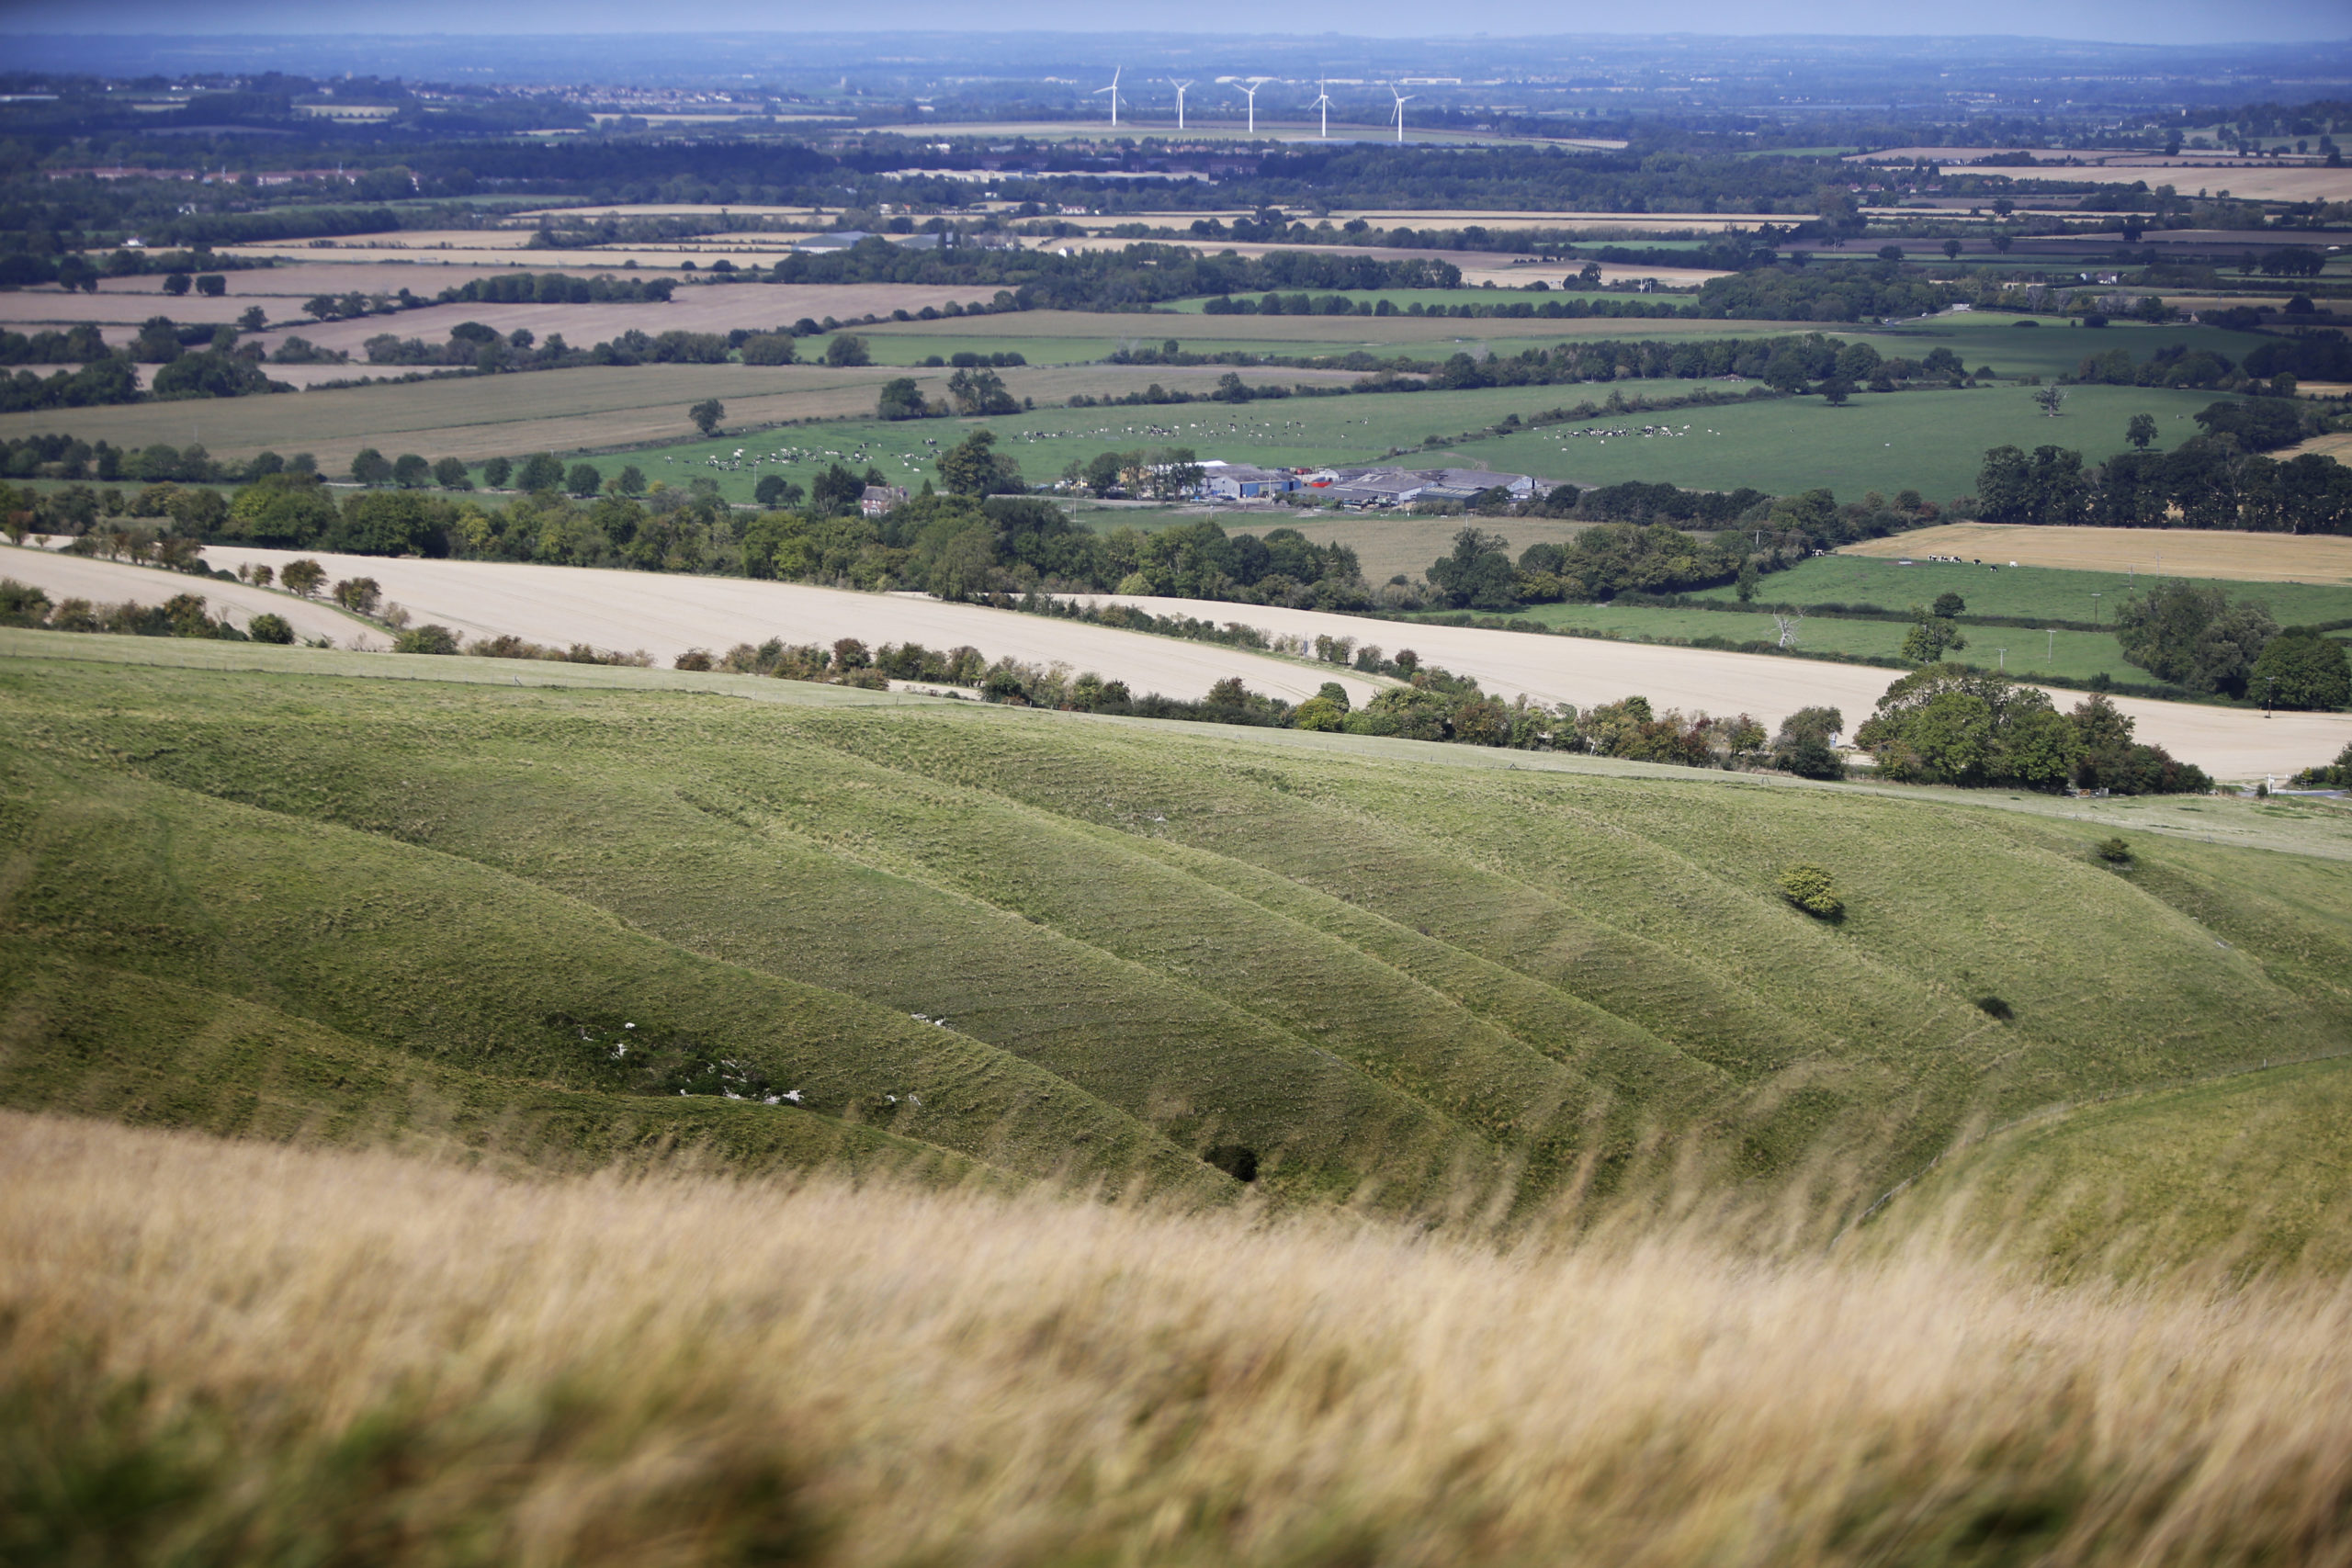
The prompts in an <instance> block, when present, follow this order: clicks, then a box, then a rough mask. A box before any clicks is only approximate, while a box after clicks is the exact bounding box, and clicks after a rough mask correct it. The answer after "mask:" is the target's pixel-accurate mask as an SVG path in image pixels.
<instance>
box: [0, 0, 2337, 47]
mask: <svg viewBox="0 0 2352 1568" xmlns="http://www.w3.org/2000/svg"><path fill="white" fill-rule="evenodd" d="M1137 27H1142V28H1148V30H1151V31H1155V32H1179V31H1182V32H1192V31H1201V32H1242V33H1252V34H1266V33H1291V34H1312V33H1323V32H1333V31H1343V32H1347V33H1350V34H1353V35H1356V36H1360V37H1361V36H1378V37H1390V38H1409V37H1426V36H1430V35H1433V34H1436V33H1439V32H1443V33H1445V34H1448V35H1451V36H1455V37H1460V36H1464V35H1467V34H1476V33H1488V34H1492V35H1496V36H1522V35H1529V34H1550V35H1558V34H1562V33H1579V32H1593V33H1631V34H1644V33H1652V34H1654V33H1660V32H1665V31H1669V30H1670V31H1674V32H1683V33H1705V34H1716V35H1725V34H1730V35H1754V34H1787V33H1810V34H1842V35H1847V36H1867V35H1877V36H1913V37H1917V36H1937V35H1940V36H1952V35H1955V34H1963V33H1964V34H1968V35H1972V36H1975V37H1986V36H1992V35H2004V34H2006V35H2010V36H2021V37H2030V38H2065V39H2100V40H2108V41H2113V42H2121V43H2168V44H2193V43H2214V44H2219V43H2231V42H2237V43H2295V42H2302V41H2316V40H2322V39H2327V40H2336V39H2352V3H2347V0H2258V3H2256V4H2240V5H2235V6H2221V5H2215V4H2213V3H2212V0H1964V3H1962V4H1953V3H1951V0H1674V3H1673V4H1671V5H1669V6H1655V5H1638V4H1635V5H1617V6H1607V5H1584V6H1573V7H1568V6H1544V5H1541V4H1536V5H1530V4H1528V3H1527V0H1451V3H1450V4H1448V5H1446V6H1442V7H1439V8H1432V7H1431V6H1429V5H1428V4H1427V0H1349V3H1348V4H1347V5H1344V6H1340V5H1333V4H1330V3H1329V0H1188V3H1187V4H1185V5H1182V6H1170V7H1168V8H1167V9H1166V10H1164V11H1154V12H1145V11H1142V10H1141V9H1140V8H1139V7H1137V6H1135V5H1133V4H1132V3H1131V0H1014V3H1012V4H1003V3H999V4H995V5H989V6H974V5H972V4H970V0H865V3H863V4H861V5H859V6H857V7H855V9H854V12H844V11H843V10H842V7H841V6H838V5H836V4H831V3H826V4H811V3H809V0H781V3H772V4H770V5H768V6H763V7H762V8H760V9H759V10H758V11H757V12H756V13H752V12H749V11H746V10H743V9H741V8H738V7H729V6H714V7H707V8H704V7H683V8H680V7H668V6H646V5H645V4H644V3H643V0H500V3H498V4H495V5H483V4H481V0H398V3H392V0H368V3H357V4H355V3H349V0H204V3H202V4H191V3H189V0H0V32H17V33H159V34H175V35H188V34H220V33H311V34H316V33H358V34H383V33H496V34H517V33H562V34H578V33H593V32H645V31H650V30H653V29H655V28H659V29H661V30H662V31H667V32H694V31H704V30H708V31H718V30H721V29H742V28H760V29H761V30H768V29H774V30H775V31H780V32H782V31H793V30H798V29H809V30H816V31H827V32H831V31H838V30H843V29H844V28H854V29H855V30H858V31H861V32H863V31H866V30H870V29H881V28H940V29H946V30H965V29H984V30H987V31H990V32H1008V31H1019V30H1028V29H1039V30H1057V31H1073V32H1116V31H1121V30H1125V29H1129V28H1137Z"/></svg>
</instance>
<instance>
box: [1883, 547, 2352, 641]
mask: <svg viewBox="0 0 2352 1568" xmlns="http://www.w3.org/2000/svg"><path fill="white" fill-rule="evenodd" d="M1839 553H1840V554H1842V555H1849V556H1862V557H1868V558H1877V559H1886V558H1924V557H1926V556H1929V555H1949V556H1960V557H1962V558H1966V559H1970V560H1975V559H1980V558H1981V559H1984V560H1989V561H1994V562H1996V563H1998V564H2002V565H2007V563H2008V562H2010V561H2016V562H2017V563H2018V565H2020V566H2026V567H2052V568H2057V569H2060V570H2069V571H2086V572H2101V573H2105V574H2107V575H2109V576H2114V575H2117V574H2120V573H2122V572H2123V571H2124V570H2125V569H2126V568H2127V567H2130V568H2135V569H2136V576H2137V577H2138V578H2145V577H2147V576H2148V575H2149V574H2151V573H2152V572H2154V571H2155V570H2157V557H2158V556H2160V555H2161V556H2162V557H2163V566H2162V570H2163V572H2164V574H2165V576H2167V577H2198V578H2218V579H2221V580H2223V581H2232V582H2278V583H2312V584H2352V539H2346V538H2339V537H2335V536H2318V535H2309V534H2243V533H2224V532H2221V531H2218V530H2212V529H2203V528H2035V527H2026V526H2020V525H2010V524H2001V523H1950V524H1946V525H1942V526H1941V527H1936V528H1923V529H1919V530H1917V531H1916V532H1913V533H1908V534H1901V535H1897V536H1894V537H1892V538H1885V539H1871V540H1869V541H1867V542H1865V543H1863V544H1859V545H1848V546H1846V547H1843V549H1841V550H1840V552H1839ZM1990 613H1995V614H2004V613H2007V612H1997V611H1996V612H1990ZM2345 615H2352V607H2335V615H2324V616H2322V615H2314V616H2313V618H2324V619H2336V618H2340V617H2342V616H2345ZM2072 618H2074V619H2076V620H2086V619H2088V618H2089V617H2088V615H2087V614H2076V615H2074V616H2073V617H2072Z"/></svg>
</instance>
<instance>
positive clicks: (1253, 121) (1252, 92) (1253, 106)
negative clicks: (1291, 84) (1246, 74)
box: [1241, 76, 1273, 136]
mask: <svg viewBox="0 0 2352 1568" xmlns="http://www.w3.org/2000/svg"><path fill="white" fill-rule="evenodd" d="M1272 80H1273V78H1272V76H1251V77H1250V78H1248V81H1249V84H1250V85H1248V86H1246V87H1243V88H1242V89H1241V96H1244V97H1246V98H1248V99H1249V100H1250V135H1252V136H1255V135H1257V134H1258V89H1259V88H1261V87H1262V86H1264V85H1266V84H1267V83H1269V82H1271V81H1272Z"/></svg>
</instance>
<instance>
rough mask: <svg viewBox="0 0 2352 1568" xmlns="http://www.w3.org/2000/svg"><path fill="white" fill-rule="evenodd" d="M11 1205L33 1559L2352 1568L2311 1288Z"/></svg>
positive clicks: (258, 1180) (102, 1138) (121, 1183)
mask: <svg viewBox="0 0 2352 1568" xmlns="http://www.w3.org/2000/svg"><path fill="white" fill-rule="evenodd" d="M0 1178H5V1179H0V1194H5V1196H0V1310H5V1311H6V1314H8V1316H9V1318H10V1319H11V1321H12V1322H13V1324H14V1325H15V1328H14V1331H13V1332H12V1333H11V1335H10V1336H9V1337H8V1339H7V1340H6V1349H5V1351H0V1389H5V1390H6V1393H7V1395H8V1396H9V1398H10V1401H11V1404H12V1407H13V1408H14V1409H15V1410H16V1411H17V1415H16V1416H15V1417H14V1418H13V1419H12V1420H11V1422H10V1423H9V1424H8V1427H7V1428H6V1437H0V1444H5V1445H6V1447H5V1448H0V1454H5V1456H6V1461H7V1462H6V1465H5V1466H0V1474H6V1475H7V1476H9V1477H12V1478H14V1483H13V1484H12V1485H11V1486H10V1488H9V1490H8V1492H7V1493H6V1503H7V1504H8V1506H7V1507H6V1509H5V1510H0V1517H5V1520H6V1522H0V1548H9V1549H12V1552H11V1554H12V1555H13V1554H14V1553H15V1551H24V1552H26V1553H27V1554H28V1555H29V1556H36V1557H38V1556H50V1555H54V1556H59V1557H67V1558H72V1559H76V1560H85V1561H102V1560H114V1561H153V1560H156V1559H158V1558H160V1557H162V1556H164V1555H165V1554H166V1553H167V1552H170V1553H175V1554H178V1555H181V1556H185V1557H194V1556H198V1555H203V1556H206V1557H209V1558H210V1559H212V1560H219V1561H229V1560H236V1559H243V1560H244V1561H275V1560H282V1559H285V1558H288V1557H291V1556H295V1555H308V1554H311V1553H319V1552H332V1553H334V1554H336V1555H345V1556H354V1557H356V1556H360V1555H375V1556H383V1557H391V1558H397V1559H404V1560H412V1561H424V1560H443V1559H449V1558H454V1557H458V1556H460V1555H467V1554H477V1553H478V1554H480V1555H481V1557H483V1558H485V1559H487V1560H494V1561H504V1562H578V1563H584V1564H615V1565H618V1564H624V1563H626V1564H630V1565H632V1568H635V1565H645V1564H651V1565H657V1568H661V1565H668V1564H685V1563H710V1562H767V1563H810V1564H825V1565H828V1568H864V1565H866V1564H876V1565H879V1564H891V1563H905V1562H947V1561H953V1562H966V1563H973V1564H980V1565H989V1568H998V1565H1009V1564H1014V1563H1022V1564H1069V1563H1078V1562H1102V1561H1106V1560H1115V1561H1122V1562H1137V1563H1155V1564H1157V1563H1192V1562H1220V1563H1230V1564H1236V1565H1239V1568H1307V1565H1310V1564H1317V1563H1329V1562H1334V1561H1347V1562H1363V1563H1378V1564H1384V1565H1395V1568H1437V1565H1441V1564H1453V1563H1461V1562H1485V1563H1495V1564H1506V1565H1511V1564H1534V1563H1544V1562H1554V1563H1556V1562H1643V1563H1648V1564H1656V1565H1658V1568H1680V1565H1682V1564H1698V1563H1720V1562H1726V1561H1733V1560H1742V1559H1749V1558H1756V1559H1761V1560H1766V1561H1770V1562H1777V1563H1785V1564H1789V1565H1791V1568H1849V1565H1850V1568H1864V1565H1868V1564H1877V1563H1884V1562H1903V1561H1928V1560H1937V1561H1954V1562H1960V1561H1993V1560H1996V1557H1995V1553H1994V1551H1988V1550H1986V1549H1985V1545H1984V1543H1985V1542H1986V1541H1987V1540H1991V1541H1993V1542H1996V1543H1997V1548H1996V1550H1997V1551H1999V1552H2001V1553H2005V1554H2012V1555H2013V1556H2014V1557H2015V1558H2016V1559H2017V1560H2028V1559H2030V1560H2033V1561H2051V1562H2067V1563H2073V1564H2080V1565H2082V1568H2106V1565H2108V1564H2119V1565H2120V1564H2127V1563H2128V1564H2132V1565H2134V1568H2144V1565H2151V1564H2154V1565H2169V1564H2189V1563H2197V1564H2211V1563H2225V1564H2245V1563H2253V1562H2266V1561H2294V1562H2312V1563H2336V1562H2343V1561H2344V1560H2345V1559H2346V1555H2347V1553H2352V1541H2347V1540H2346V1527H2345V1523H2344V1517H2343V1511H2342V1508H2341V1506H2340V1483H2339V1481H2338V1478H2339V1477H2340V1476H2341V1475H2342V1473H2343V1472H2344V1471H2345V1469H2346V1467H2347V1466H2352V1420H2347V1417H2346V1412H2347V1411H2352V1352H2347V1349H2346V1346H2347V1345H2348V1344H2352V1314H2347V1310H2346V1305H2345V1301H2344V1297H2343V1295H2342V1292H2340V1291H2336V1290H2335V1289H2333V1288H2331V1287H2330V1286H2329V1285H2327V1284H2326V1283H2324V1282H2322V1281H2312V1282H2302V1281H2297V1280H2273V1281H2267V1282H2264V1283H2261V1284H2257V1285H2254V1286H2250V1287H2246V1288H2244V1289H2241V1290H2236V1291H2228V1292H2216V1291H2213V1290H2211V1288H2202V1289H2200V1288H2199V1285H2198V1284H2197V1283H2195V1282H2194V1281H2193V1280H2183V1281H2181V1282H2177V1283H2169V1284H2166V1285H2163V1286H2159V1287H2154V1288H2150V1289H2143V1290H2140V1291H2136V1292H2131V1293H2128V1294H2126V1293H2122V1292H2116V1291H2114V1290H2112V1289H2102V1288H2100V1287H2098V1286H2097V1285H2086V1286H2077V1287H2073V1288H2060V1289H2052V1288H2049V1287H2046V1286H2041V1285H2039V1284H2037V1283H2036V1281H2035V1280H2034V1279H2033V1277H2032V1276H2031V1275H2030V1274H2029V1273H2026V1272H2024V1271H2022V1270H2018V1269H2010V1268H2004V1267H2002V1266H1999V1265H1997V1264H1995V1263H1992V1262H1989V1261H1987V1260H1986V1259H1985V1258H1982V1257H1981V1256H1979V1255H1977V1254H1975V1253H1973V1252H1972V1251H1970V1250H1968V1249H1967V1247H1966V1246H1965V1244H1963V1243H1953V1244H1949V1245H1947V1246H1944V1247H1935V1246H1925V1245H1923V1246H1916V1247H1908V1248H1904V1249H1899V1250H1897V1251H1895V1252H1894V1254H1893V1255H1892V1256H1888V1257H1884V1258H1850V1257H1838V1258H1829V1259H1825V1258H1821V1257H1819V1256H1818V1255H1817V1254H1815V1255H1808V1254H1807V1253H1806V1252H1804V1250H1803V1249H1801V1248H1800V1247H1797V1246H1795V1245H1787V1246H1784V1247H1782V1248H1781V1249H1780V1252H1779V1255H1778V1256H1770V1255H1768V1256H1766V1257H1763V1258H1758V1257H1756V1256H1755V1255H1754V1253H1753V1252H1752V1250H1750V1249H1747V1248H1745V1247H1742V1245H1741V1243H1742V1241H1743V1239H1744V1238H1743V1237H1742V1235H1740V1233H1739V1230H1738V1228H1737V1227H1736V1225H1734V1224H1725V1223H1721V1222H1717V1223H1714V1224H1709V1223H1707V1222H1706V1221H1691V1222H1685V1223H1684V1224H1680V1225H1679V1226H1674V1225H1663V1224H1649V1225H1646V1226H1639V1227H1636V1226H1633V1225H1627V1226H1623V1227H1621V1228H1619V1229H1617V1230H1615V1231H1609V1230H1604V1231H1602V1232H1601V1233H1600V1234H1599V1235H1596V1236H1594V1237H1592V1238H1590V1239H1587V1240H1583V1241H1581V1242H1568V1243H1562V1244H1556V1245H1550V1246H1523V1247H1519V1248H1517V1249H1515V1250H1512V1251H1509V1252H1505V1251H1503V1250H1501V1249H1498V1248H1496V1247H1485V1246H1479V1245H1476V1244H1464V1243H1460V1242H1453V1241H1445V1240H1440V1241H1431V1240H1429V1239H1426V1238H1424V1237H1422V1236H1421V1235H1418V1234H1412V1233H1408V1232H1406V1231H1404V1230H1402V1229H1401V1228H1392V1227H1387V1226H1383V1225H1377V1224H1361V1223H1359V1224H1350V1223H1346V1222H1341V1221H1333V1220H1304V1219H1295V1220H1291V1221H1288V1222H1286V1223H1281V1224H1266V1223H1262V1222H1260V1223H1252V1222H1251V1221H1250V1219H1248V1218H1245V1217H1239V1216H1227V1215H1216V1214H1194V1215H1182V1214H1172V1213H1151V1212H1136V1211H1135V1210H1132V1209H1124V1208H1111V1207H1104V1206H1101V1205H1088V1204H1084V1203H1080V1202H1077V1201H1053V1200H1049V1199H1042V1198H1035V1197H1028V1198H1013V1199H1007V1198H1001V1197H993V1196H989V1195H985V1194H981V1193H977V1192H949V1193H925V1192H922V1191H918V1190H910V1189H909V1188H907V1187H904V1186H900V1185H897V1184H892V1183H868V1184H865V1185H863V1186H854V1185H852V1184H850V1183H848V1182H845V1181H842V1180H838V1179H815V1180H808V1181H802V1182H797V1183H781V1182H765V1183H741V1182H731V1181H727V1180H724V1179H715V1178H712V1177H709V1176H697V1175H693V1174H684V1175H678V1174H662V1175H658V1176H653V1177H649V1178H644V1179H624V1178H611V1177H607V1178H602V1179H588V1180H578V1179H571V1180H554V1181H549V1180H546V1179H535V1180H534V1179H524V1180H517V1179H511V1178H502V1177H501V1176H499V1175H497V1174H494V1173H492V1171H489V1170H482V1169H471V1170H469V1169H465V1168H459V1167H458V1166H455V1165H453V1164H449V1163H446V1162H428V1161H424V1160H417V1159H402V1158H399V1157H396V1156H392V1155H390V1154H386V1153H382V1152H367V1153H334V1152H318V1151H293V1150H285V1149H278V1148H273V1147H269V1146H266V1145H252V1144H232V1143H221V1142H214V1141H210V1140H207V1139H203V1138H200V1137H197V1136H193V1135H189V1134H160V1133H153V1132H143V1131H131V1130H125V1129H120V1128H112V1127H107V1126H105V1125H102V1124H99V1123H94V1122H72V1121H65V1120H60V1119H51V1118H32V1117H22V1116H9V1117H6V1119H5V1121H0ZM682 1280H692V1281H694V1288H693V1289H691V1290H687V1289H681V1288H679V1285H678V1282H679V1281H682ZM375 1455H397V1456H398V1461H399V1462H392V1461H390V1459H386V1460H385V1461H382V1462H373V1463H370V1462H360V1461H359V1460H358V1459H357V1458H355V1457H353V1456H375ZM123 1476H136V1477H138V1478H140V1480H141V1483H142V1484H141V1486H140V1487H138V1488H136V1489H132V1488H130V1487H128V1486H126V1485H125V1484H124V1483H122V1482H121V1481H120V1480H119V1478H120V1477H123ZM101 1488H104V1489H105V1492H106V1495H107V1497H108V1506H107V1507H105V1508H91V1507H77V1506H74V1505H75V1503H76V1502H78V1500H79V1499H80V1498H82V1497H83V1496H85V1495H88V1494H89V1493H91V1492H93V1491H96V1490H99V1489H101ZM191 1543H193V1544H191ZM206 1548H210V1549H211V1550H210V1551H209V1552H208V1551H205V1550H204V1549H206Z"/></svg>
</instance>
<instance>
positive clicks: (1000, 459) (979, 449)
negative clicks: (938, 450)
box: [939, 429, 1026, 495]
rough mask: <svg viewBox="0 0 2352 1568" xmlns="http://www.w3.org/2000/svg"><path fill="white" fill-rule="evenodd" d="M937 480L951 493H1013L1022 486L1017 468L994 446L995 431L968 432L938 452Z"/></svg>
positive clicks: (1015, 493)
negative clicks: (944, 449)
mask: <svg viewBox="0 0 2352 1568" xmlns="http://www.w3.org/2000/svg"><path fill="white" fill-rule="evenodd" d="M939 479H940V482H941V483H942V484H944V485H945V486H946V487H947V490H948V492H949V493H950V494H952V495H1017V494H1019V493H1020V492H1021V491H1023V489H1024V488H1026V487H1024V486H1023V484H1022V482H1021V469H1020V468H1018V467H1017V466H1016V465H1015V464H1014V463H1013V461H1012V458H1010V457H1004V456H1002V455H1001V454H1000V453H998V452H997V450H996V432H994V431H992V430H988V429H980V430H976V431H974V432H972V434H969V435H967V436H966V437H965V438H964V439H963V440H962V441H961V442H959V443H957V444H956V446H951V447H949V448H948V449H947V450H946V451H945V452H944V453H942V454H940V457H939Z"/></svg>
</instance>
